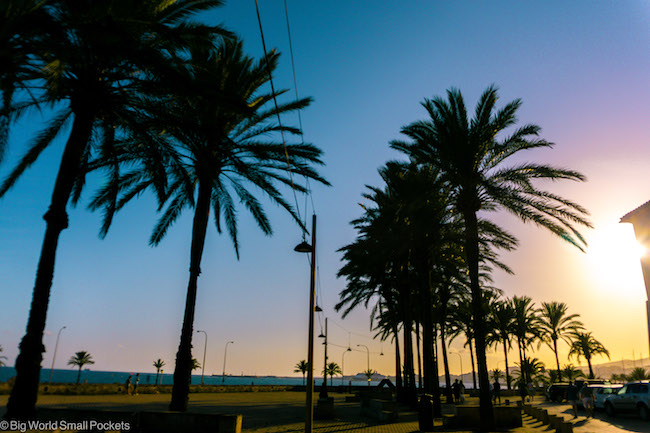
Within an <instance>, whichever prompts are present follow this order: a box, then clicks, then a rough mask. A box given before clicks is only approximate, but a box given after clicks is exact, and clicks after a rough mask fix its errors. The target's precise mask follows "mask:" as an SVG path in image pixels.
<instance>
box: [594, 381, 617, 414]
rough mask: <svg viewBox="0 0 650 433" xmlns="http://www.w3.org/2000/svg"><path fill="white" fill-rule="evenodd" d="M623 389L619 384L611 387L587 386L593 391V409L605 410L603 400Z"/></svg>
mask: <svg viewBox="0 0 650 433" xmlns="http://www.w3.org/2000/svg"><path fill="white" fill-rule="evenodd" d="M622 387H623V385H622V384H620V383H618V384H617V383H615V384H612V385H589V388H593V389H594V407H595V408H596V409H605V399H606V398H607V397H609V396H610V395H612V394H616V393H618V390H619V389H621V388H622Z"/></svg>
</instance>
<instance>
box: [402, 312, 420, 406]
mask: <svg viewBox="0 0 650 433" xmlns="http://www.w3.org/2000/svg"><path fill="white" fill-rule="evenodd" d="M412 324H413V322H411V320H410V319H407V320H406V321H405V322H404V379H405V381H406V393H405V396H406V403H407V404H409V405H415V403H416V400H417V390H416V389H415V372H414V369H413V326H412Z"/></svg>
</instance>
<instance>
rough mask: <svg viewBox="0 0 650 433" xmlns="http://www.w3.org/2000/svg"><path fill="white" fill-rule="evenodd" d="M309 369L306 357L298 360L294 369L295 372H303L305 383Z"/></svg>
mask: <svg viewBox="0 0 650 433" xmlns="http://www.w3.org/2000/svg"><path fill="white" fill-rule="evenodd" d="M308 371H309V364H307V361H305V360H304V359H303V360H301V361H300V362H298V363H297V364H296V366H295V368H294V370H293V372H294V373H302V384H303V385H304V384H305V374H307V372H308Z"/></svg>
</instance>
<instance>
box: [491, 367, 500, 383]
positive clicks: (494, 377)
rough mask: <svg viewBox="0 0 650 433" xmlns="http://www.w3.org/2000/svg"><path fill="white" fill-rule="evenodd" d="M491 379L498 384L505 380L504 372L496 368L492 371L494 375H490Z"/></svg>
mask: <svg viewBox="0 0 650 433" xmlns="http://www.w3.org/2000/svg"><path fill="white" fill-rule="evenodd" d="M490 377H491V378H492V380H494V381H495V382H498V381H500V380H501V379H502V378H503V371H501V370H499V369H498V368H495V369H494V370H492V374H491V375H490Z"/></svg>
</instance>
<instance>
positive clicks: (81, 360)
mask: <svg viewBox="0 0 650 433" xmlns="http://www.w3.org/2000/svg"><path fill="white" fill-rule="evenodd" d="M94 363H95V361H93V358H92V356H90V353H88V352H86V351H83V350H82V351H80V352H76V353H75V354H74V356H73V357H71V358H70V359H69V360H68V365H74V366H76V367H79V372H78V373H77V385H79V379H81V368H82V367H83V366H84V365H86V364H88V365H91V364H94Z"/></svg>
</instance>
